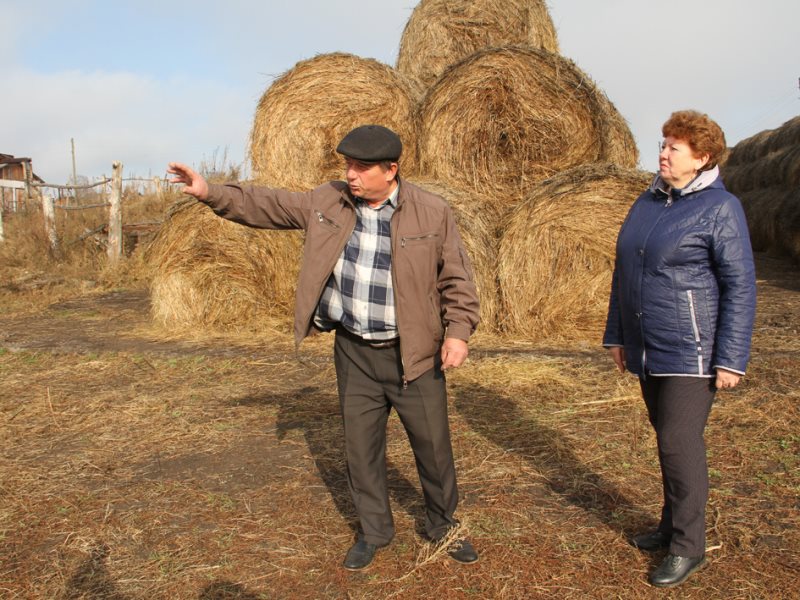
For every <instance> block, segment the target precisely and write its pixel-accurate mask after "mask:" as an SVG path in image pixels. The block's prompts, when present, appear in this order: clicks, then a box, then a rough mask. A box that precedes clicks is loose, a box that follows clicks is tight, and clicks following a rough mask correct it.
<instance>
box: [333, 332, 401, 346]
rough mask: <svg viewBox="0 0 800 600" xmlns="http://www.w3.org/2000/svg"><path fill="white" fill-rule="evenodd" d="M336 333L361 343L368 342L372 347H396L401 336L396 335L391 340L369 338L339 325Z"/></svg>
mask: <svg viewBox="0 0 800 600" xmlns="http://www.w3.org/2000/svg"><path fill="white" fill-rule="evenodd" d="M336 335H343V336H344V337H346V338H347V339H349V340H353V341H354V342H357V343H359V344H366V345H367V346H369V347H370V348H394V347H395V346H397V345H398V344H399V343H400V338H399V337H395V338H392V339H390V340H368V339H365V338H363V337H361V336H360V335H356V334H355V333H353V332H352V331H349V330H348V329H346V328H345V327H337V328H336Z"/></svg>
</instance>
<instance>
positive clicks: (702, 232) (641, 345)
mask: <svg viewBox="0 0 800 600" xmlns="http://www.w3.org/2000/svg"><path fill="white" fill-rule="evenodd" d="M755 307H756V285H755V269H754V266H753V253H752V250H751V247H750V237H749V235H748V231H747V222H746V221H745V216H744V211H743V210H742V206H741V204H740V203H739V200H738V199H737V198H736V197H735V196H734V195H732V194H731V193H729V192H728V191H727V190H726V189H725V186H724V185H723V183H722V181H721V180H720V178H719V169H717V168H714V169H712V170H710V171H705V172H702V173H701V174H700V175H698V176H697V177H696V178H695V179H694V180H693V181H692V182H691V183H690V184H689V185H688V186H686V187H685V188H683V189H681V190H669V187H668V186H667V185H666V184H665V183H664V182H663V181H662V180H661V179H660V178H659V177H656V178H655V180H654V181H653V184H652V185H651V186H650V188H648V190H647V191H646V192H644V193H643V194H642V195H641V196H639V198H638V199H637V200H636V202H635V203H634V204H633V206H632V207H631V209H630V212H629V213H628V216H627V217H626V219H625V222H624V223H623V225H622V228H621V229H620V232H619V236H618V238H617V255H616V262H615V266H614V277H613V281H612V284H611V298H610V301H609V308H608V320H607V322H606V331H605V335H604V336H603V345H604V346H606V347H611V346H622V347H623V348H624V349H625V361H626V365H627V368H628V370H630V371H631V372H633V373H635V374H637V375H639V376H647V375H674V376H691V377H714V369H715V368H716V367H722V368H724V369H727V370H729V371H733V372H735V373H740V374H743V373H744V371H745V368H746V366H747V361H748V359H749V356H750V337H751V335H752V331H753V319H754V317H755Z"/></svg>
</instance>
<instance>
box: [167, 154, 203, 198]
mask: <svg viewBox="0 0 800 600" xmlns="http://www.w3.org/2000/svg"><path fill="white" fill-rule="evenodd" d="M167 173H172V174H173V175H175V177H173V178H172V179H170V180H169V182H170V183H182V184H184V188H183V193H184V194H189V195H190V196H194V197H195V198H197V199H198V200H205V199H206V198H208V183H206V180H205V178H204V177H203V176H202V175H200V173H198V172H196V171H194V170H193V169H191V168H190V167H187V166H186V165H184V164H182V163H176V162H171V163H169V168H168V169H167Z"/></svg>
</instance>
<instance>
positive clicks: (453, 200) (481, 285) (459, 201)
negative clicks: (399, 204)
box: [410, 179, 500, 332]
mask: <svg viewBox="0 0 800 600" xmlns="http://www.w3.org/2000/svg"><path fill="white" fill-rule="evenodd" d="M410 181H412V183H415V184H416V185H419V186H420V187H422V188H425V189H426V190H428V191H430V192H433V193H434V194H438V195H439V196H441V197H442V198H444V199H445V200H447V203H448V204H449V205H450V207H451V208H452V209H453V213H454V215H455V218H456V223H457V224H458V230H459V233H460V234H461V239H462V241H463V242H464V248H465V249H466V251H467V254H468V255H469V258H470V261H471V262H472V270H473V273H474V275H475V284H476V286H477V288H478V296H479V298H480V303H481V324H480V330H481V331H491V332H495V331H497V330H498V324H497V311H498V307H499V303H500V298H499V296H498V291H497V239H496V237H495V233H494V232H495V229H496V227H497V222H496V218H495V217H494V215H492V214H491V213H490V212H488V211H486V210H485V209H484V208H483V207H484V206H485V205H486V200H485V199H483V198H481V197H480V196H479V195H478V194H476V193H475V192H472V191H469V190H465V189H459V188H456V187H453V186H447V185H444V184H442V183H440V182H438V181H431V180H425V179H413V180H410Z"/></svg>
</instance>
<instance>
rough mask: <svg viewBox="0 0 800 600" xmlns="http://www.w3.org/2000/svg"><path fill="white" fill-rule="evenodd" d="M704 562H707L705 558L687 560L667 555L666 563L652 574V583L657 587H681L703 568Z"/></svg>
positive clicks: (682, 557) (683, 557)
mask: <svg viewBox="0 0 800 600" xmlns="http://www.w3.org/2000/svg"><path fill="white" fill-rule="evenodd" d="M704 562H706V557H705V556H699V557H697V558H687V557H685V556H675V555H674V554H667V557H666V558H665V559H664V562H662V563H661V564H660V565H658V567H657V568H656V570H655V571H653V572H652V573H650V578H649V579H650V583H652V584H653V585H654V586H656V587H672V586H675V585H680V584H681V583H683V582H684V581H686V580H687V579H688V578H689V575H691V574H692V573H694V572H695V571H697V570H698V569H699V568H700V567H702V566H703V563H704Z"/></svg>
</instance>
